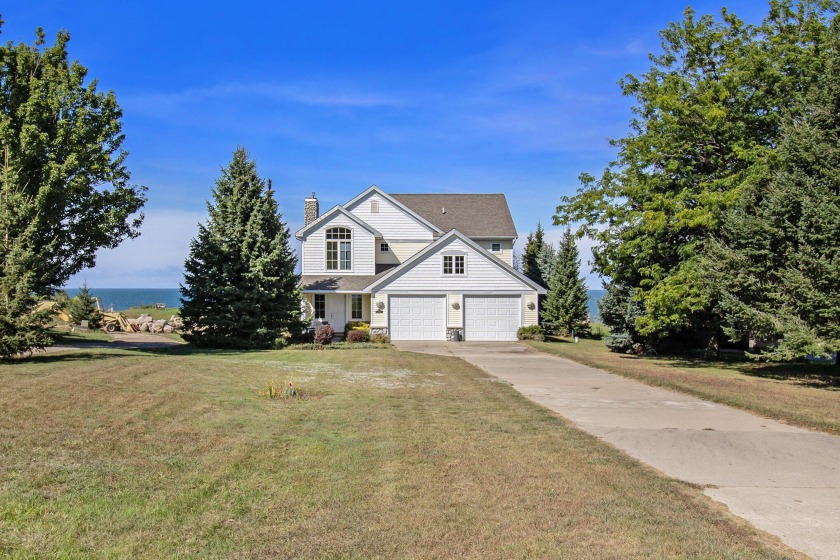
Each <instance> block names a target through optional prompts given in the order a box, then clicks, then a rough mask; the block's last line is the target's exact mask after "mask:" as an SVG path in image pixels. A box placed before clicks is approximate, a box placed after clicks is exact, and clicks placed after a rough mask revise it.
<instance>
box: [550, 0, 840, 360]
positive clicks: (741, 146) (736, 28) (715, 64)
mask: <svg viewBox="0 0 840 560" xmlns="http://www.w3.org/2000/svg"><path fill="white" fill-rule="evenodd" d="M835 9H836V2H833V1H827V0H798V1H796V2H794V1H793V0H773V1H772V2H771V3H770V12H769V14H768V16H767V18H766V19H765V21H764V22H763V23H762V24H761V25H760V26H751V25H746V24H745V23H744V22H743V21H741V20H740V19H738V18H737V17H736V16H735V15H733V14H732V13H730V12H728V11H726V10H723V12H722V15H721V18H720V19H719V20H716V19H715V18H713V17H711V16H703V17H696V16H695V14H694V12H693V11H691V10H690V9H689V10H687V11H686V13H685V18H684V20H683V21H681V22H679V23H672V24H670V25H669V26H668V27H667V28H666V29H665V30H663V31H662V32H661V34H660V35H661V38H662V52H661V53H660V54H658V55H655V56H654V55H652V56H651V61H652V65H651V68H650V70H649V71H648V72H646V73H645V74H643V75H641V76H632V75H630V76H627V77H626V78H625V79H624V80H622V82H621V85H622V89H623V93H624V94H625V95H627V96H631V97H632V98H633V99H634V100H635V106H634V109H633V113H634V117H633V119H632V120H631V122H630V134H629V135H627V136H626V137H625V138H621V139H619V140H615V141H614V142H613V145H614V146H616V147H617V148H618V158H617V161H616V163H615V164H614V165H611V166H610V167H609V168H607V169H606V170H605V172H604V173H603V174H602V175H601V177H600V178H595V177H592V176H590V175H588V174H583V175H581V180H582V184H583V185H582V187H581V189H580V190H579V191H578V194H577V195H575V196H572V197H564V198H563V199H562V203H561V205H560V206H558V208H557V214H556V215H555V223H557V224H573V223H578V222H580V223H582V224H583V226H582V228H581V230H582V231H581V233H586V234H589V235H590V236H592V237H593V238H595V239H597V240H598V241H599V247H597V248H596V250H595V251H594V254H595V263H594V266H595V269H596V270H597V271H598V272H600V273H601V274H602V275H604V276H606V277H609V278H610V279H611V281H613V282H616V283H618V284H619V285H621V286H624V287H626V288H628V289H632V290H633V293H634V294H635V296H634V297H637V298H638V299H639V301H640V302H641V303H642V305H643V307H644V311H645V312H644V313H643V314H642V315H640V316H638V317H637V319H636V321H637V326H638V328H639V331H640V332H641V333H642V334H645V335H656V336H665V335H668V334H674V333H679V332H680V331H686V330H691V331H695V332H697V331H700V330H705V331H707V332H710V333H715V332H717V325H718V324H719V323H720V321H721V317H720V315H719V313H718V311H717V307H716V302H715V301H714V299H713V297H711V296H710V294H709V293H708V292H707V291H706V290H705V288H704V282H703V271H702V270H701V268H700V266H699V259H700V257H701V256H702V254H703V251H704V248H705V246H706V244H707V243H708V241H709V239H711V238H712V237H714V236H715V235H717V234H718V232H719V231H720V227H721V220H722V216H723V213H724V212H725V211H726V209H728V208H730V207H732V206H733V205H734V204H735V203H736V202H737V201H738V200H739V199H740V197H741V195H742V193H743V192H744V191H745V190H746V189H747V188H750V186H751V185H756V184H762V183H766V181H767V177H768V162H770V161H772V158H773V150H774V149H775V147H776V144H777V142H778V138H779V131H780V126H781V117H780V113H785V112H787V111H789V110H790V109H791V107H792V106H793V104H794V100H795V99H797V98H798V97H799V96H801V94H802V92H806V91H809V90H810V89H812V88H814V87H815V86H818V85H819V83H820V82H821V80H822V79H823V77H824V74H825V72H824V52H825V48H826V45H827V41H828V36H829V32H828V27H827V20H828V18H829V17H830V16H831V15H832V14H833V11H834V10H835ZM711 342H712V341H711V340H710V343H711Z"/></svg>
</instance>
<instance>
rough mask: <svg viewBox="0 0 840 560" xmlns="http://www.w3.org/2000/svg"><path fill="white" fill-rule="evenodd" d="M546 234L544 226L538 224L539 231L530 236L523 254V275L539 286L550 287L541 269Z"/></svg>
mask: <svg viewBox="0 0 840 560" xmlns="http://www.w3.org/2000/svg"><path fill="white" fill-rule="evenodd" d="M544 237H545V232H544V231H543V227H542V224H539V223H538V224H537V231H535V232H534V233H529V234H528V239H527V241H526V242H525V250H524V251H523V252H522V274H524V275H525V276H527V277H528V278H530V279H531V280H533V281H534V282H536V283H537V284H539V285H540V286H543V287H546V286H548V278H547V277H544V276H543V274H542V269H541V268H540V262H539V259H540V254H541V253H542V251H543V249H544V248H545V239H544Z"/></svg>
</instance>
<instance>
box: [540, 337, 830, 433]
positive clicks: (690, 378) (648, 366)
mask: <svg viewBox="0 0 840 560" xmlns="http://www.w3.org/2000/svg"><path fill="white" fill-rule="evenodd" d="M529 344H530V345H531V346H533V347H534V348H536V349H537V350H541V351H543V352H549V353H552V354H556V355H558V356H562V357H564V358H569V359H571V360H574V361H576V362H580V363H582V364H585V365H588V366H592V367H596V368H600V369H604V370H606V371H609V372H612V373H617V374H619V375H623V376H625V377H630V378H633V379H638V380H639V381H643V382H645V383H647V384H650V385H656V386H660V387H665V388H667V389H674V390H677V391H682V392H684V393H688V394H691V395H695V396H698V397H701V398H704V399H708V400H712V401H715V402H719V403H723V404H728V405H731V406H736V407H739V408H743V409H746V410H750V411H752V412H756V413H758V414H760V415H763V416H766V417H768V418H774V419H777V420H781V421H783V422H789V423H791V424H794V425H797V426H802V427H804V428H809V429H814V430H820V431H824V432H828V433H830V434H835V435H840V376H837V375H836V373H837V371H838V370H837V369H836V368H831V367H827V366H821V365H811V364H762V363H757V362H752V361H743V360H738V361H731V362H723V361H721V362H708V361H705V360H703V359H701V358H696V357H687V356H651V357H639V356H631V355H627V354H618V353H615V352H610V351H608V350H607V347H606V346H605V345H604V343H603V342H602V341H600V340H587V339H581V341H580V342H579V343H577V344H575V343H573V342H570V341H568V340H563V339H554V340H550V341H546V342H530V343H529Z"/></svg>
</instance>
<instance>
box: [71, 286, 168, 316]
mask: <svg viewBox="0 0 840 560" xmlns="http://www.w3.org/2000/svg"><path fill="white" fill-rule="evenodd" d="M78 292H79V290H78V289H68V290H67V295H69V296H70V297H73V296H75V295H76V294H77V293H78ZM90 292H91V294H92V295H94V296H96V297H98V298H99V301H100V302H101V303H102V307H103V309H111V308H113V309H114V310H115V311H122V310H123V309H128V308H129V307H139V306H141V305H154V304H156V303H162V304H164V305H165V306H166V307H181V299H180V298H181V291H180V290H179V289H178V288H158V289H149V288H90Z"/></svg>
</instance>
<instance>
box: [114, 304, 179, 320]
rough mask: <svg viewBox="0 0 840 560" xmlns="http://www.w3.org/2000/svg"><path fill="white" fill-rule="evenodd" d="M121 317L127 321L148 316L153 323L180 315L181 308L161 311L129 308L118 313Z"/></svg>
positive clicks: (165, 308) (151, 308) (153, 308)
mask: <svg viewBox="0 0 840 560" xmlns="http://www.w3.org/2000/svg"><path fill="white" fill-rule="evenodd" d="M120 313H122V314H123V315H125V316H126V318H128V319H136V318H137V317H139V316H140V315H148V316H149V317H151V318H152V319H154V320H155V321H157V320H159V319H166V320H167V321H168V320H169V319H170V318H172V316H173V315H180V314H181V308H180V307H164V308H163V309H157V308H155V307H151V306H150V307H131V308H129V309H125V310H123V311H120Z"/></svg>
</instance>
